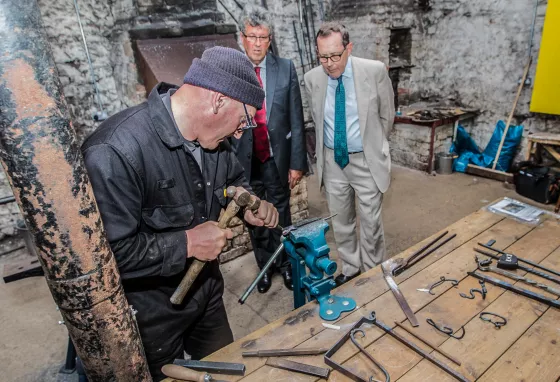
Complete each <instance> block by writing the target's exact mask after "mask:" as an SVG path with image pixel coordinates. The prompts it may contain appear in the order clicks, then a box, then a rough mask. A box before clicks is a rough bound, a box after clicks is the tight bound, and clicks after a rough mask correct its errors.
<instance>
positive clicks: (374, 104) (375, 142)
mask: <svg viewBox="0 0 560 382" xmlns="http://www.w3.org/2000/svg"><path fill="white" fill-rule="evenodd" d="M352 71H353V73H354V86H355V89H356V98H357V99H358V120H359V123H360V135H361V137H362V143H363V146H364V155H365V158H366V160H367V163H368V165H369V169H370V171H371V175H372V177H373V179H374V180H375V183H376V184H377V187H378V188H379V190H380V191H381V192H385V191H387V189H388V188H389V184H390V183H391V174H390V171H391V156H390V154H389V142H388V141H387V138H388V137H389V133H390V132H391V129H392V128H393V122H394V119H395V104H394V96H393V87H392V85H391V80H390V79H389V74H388V72H387V69H386V68H385V64H383V63H382V62H380V61H375V60H367V59H364V58H358V57H353V56H352ZM304 78H305V88H306V90H307V94H308V96H309V101H310V103H309V104H310V105H311V112H312V115H313V121H314V122H315V132H316V135H317V137H316V142H317V146H316V151H317V174H318V176H319V184H320V185H322V181H323V165H324V159H323V121H324V109H325V99H326V97H327V82H328V77H327V74H326V73H325V71H324V70H323V67H322V66H319V67H316V68H314V69H312V70H310V71H309V72H307V73H306V74H305V77H304Z"/></svg>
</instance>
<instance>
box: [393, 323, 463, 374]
mask: <svg viewBox="0 0 560 382" xmlns="http://www.w3.org/2000/svg"><path fill="white" fill-rule="evenodd" d="M395 325H397V326H398V327H399V328H401V329H402V330H404V331H405V332H407V333H408V334H410V335H411V336H413V337H414V338H416V339H417V340H419V341H422V342H423V343H425V344H426V345H428V346H429V347H431V348H432V349H434V350H435V351H437V352H438V353H439V354H441V355H443V356H445V357H446V358H448V359H450V360H451V361H453V362H454V363H456V364H457V365H459V366H461V361H459V360H458V359H457V358H455V357H453V356H452V355H451V354H449V353H448V352H446V351H445V350H442V349H440V348H439V347H438V346H437V345H436V344H434V343H433V342H430V341H428V340H427V339H425V338H422V337H420V336H418V335H417V334H414V332H413V331H412V330H410V329H409V328H407V327H406V326H404V325H403V324H401V323H400V322H398V321H395Z"/></svg>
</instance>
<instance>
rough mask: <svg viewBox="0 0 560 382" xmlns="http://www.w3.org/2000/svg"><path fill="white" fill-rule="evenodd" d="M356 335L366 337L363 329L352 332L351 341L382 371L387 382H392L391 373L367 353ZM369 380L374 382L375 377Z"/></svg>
mask: <svg viewBox="0 0 560 382" xmlns="http://www.w3.org/2000/svg"><path fill="white" fill-rule="evenodd" d="M356 333H360V334H361V335H362V337H365V336H366V333H365V332H364V331H363V330H362V329H353V330H351V331H350V341H352V343H353V344H354V346H356V347H357V348H358V349H359V350H360V351H361V352H362V354H365V356H366V357H368V358H369V360H370V361H371V362H373V364H374V365H375V366H377V367H378V368H379V369H380V370H381V372H382V373H383V375H385V382H390V381H391V376H389V372H388V371H387V370H386V369H385V368H384V367H383V366H382V365H381V364H380V363H379V362H377V361H376V360H375V358H373V357H372V355H371V354H369V353H368V352H367V350H366V349H364V348H363V346H362V345H360V343H359V342H358V341H357V340H356V337H355V336H356ZM369 379H370V381H372V380H373V377H370V378H369Z"/></svg>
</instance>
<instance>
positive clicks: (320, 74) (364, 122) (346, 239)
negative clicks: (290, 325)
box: [305, 22, 395, 285]
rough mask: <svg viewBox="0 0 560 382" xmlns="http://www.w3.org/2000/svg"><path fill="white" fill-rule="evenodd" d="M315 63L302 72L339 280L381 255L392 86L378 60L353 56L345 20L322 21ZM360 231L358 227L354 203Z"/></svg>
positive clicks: (383, 256) (377, 260) (365, 267)
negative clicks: (338, 263) (330, 218)
mask: <svg viewBox="0 0 560 382" xmlns="http://www.w3.org/2000/svg"><path fill="white" fill-rule="evenodd" d="M315 42H316V45H317V56H318V57H319V61H320V62H321V66H319V67H317V68H315V69H313V70H310V71H309V72H308V73H306V74H305V86H306V90H307V93H308V96H309V99H310V105H311V111H312V115H313V121H314V122H315V129H316V134H317V140H316V141H317V150H316V151H317V173H318V176H319V184H320V185H324V187H325V193H326V196H327V201H328V204H329V209H330V213H331V214H337V215H336V216H335V217H334V218H333V229H334V237H335V240H336V244H337V247H338V253H339V255H340V258H341V260H342V264H343V265H342V272H341V273H340V274H339V275H338V276H337V277H336V278H335V281H336V283H337V285H342V284H344V283H345V282H347V281H349V280H351V279H352V278H354V277H356V276H357V275H359V274H360V272H361V271H362V270H368V269H370V268H372V267H374V266H375V265H377V264H379V263H380V262H382V261H383V260H385V259H386V256H387V253H386V249H385V239H384V234H383V223H382V221H381V203H382V200H383V193H384V192H386V191H387V189H388V188H389V183H390V180H391V174H390V170H391V158H390V155H389V142H388V141H387V138H388V136H389V132H390V131H391V128H392V127H393V120H394V117H395V107H394V103H393V102H394V101H393V99H394V98H393V88H392V85H391V80H390V79H389V75H388V72H387V69H386V67H385V65H384V64H383V63H382V62H380V61H375V60H366V59H363V58H358V57H353V56H352V55H351V54H352V47H353V46H352V43H351V42H350V36H349V34H348V31H347V30H346V28H345V26H344V25H342V24H340V23H337V22H328V23H325V24H323V25H322V26H321V28H320V29H319V32H318V33H317V37H316V40H315ZM356 197H357V200H358V206H357V208H358V215H359V218H360V237H359V241H358V237H357V233H356V205H355V199H356Z"/></svg>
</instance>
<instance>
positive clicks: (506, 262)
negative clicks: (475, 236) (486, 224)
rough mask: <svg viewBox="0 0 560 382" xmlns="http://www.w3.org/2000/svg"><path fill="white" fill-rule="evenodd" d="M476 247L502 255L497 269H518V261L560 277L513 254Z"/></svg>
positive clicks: (488, 247)
mask: <svg viewBox="0 0 560 382" xmlns="http://www.w3.org/2000/svg"><path fill="white" fill-rule="evenodd" d="M478 245H480V246H482V247H484V248H486V249H490V250H492V251H495V252H498V253H500V254H501V255H502V256H501V257H500V258H499V259H498V268H504V269H517V268H518V261H520V262H522V263H525V264H529V265H532V266H533V267H535V268H539V269H542V270H543V271H545V272H548V273H551V274H553V275H556V276H560V272H557V271H555V270H553V269H550V268H547V267H543V266H542V265H540V264H538V263H535V262H533V261H531V260H526V259H522V258H521V257H517V256H515V255H514V254H513V253H507V252H504V251H502V250H501V249H497V248H494V247H492V246H490V245H487V244H482V243H478Z"/></svg>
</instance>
